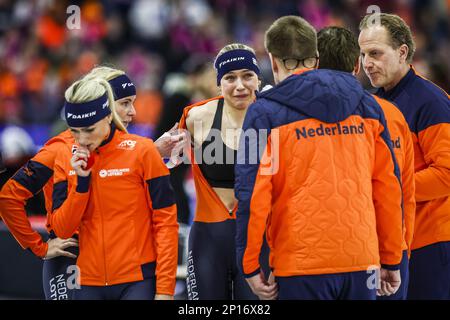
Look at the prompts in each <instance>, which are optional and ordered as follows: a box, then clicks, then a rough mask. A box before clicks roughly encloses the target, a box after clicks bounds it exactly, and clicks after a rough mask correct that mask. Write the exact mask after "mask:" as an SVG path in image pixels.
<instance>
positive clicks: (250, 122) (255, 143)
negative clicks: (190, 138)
mask: <svg viewBox="0 0 450 320" xmlns="http://www.w3.org/2000/svg"><path fill="white" fill-rule="evenodd" d="M258 103H260V102H256V103H254V104H253V105H251V106H250V107H249V109H248V111H247V114H246V117H245V120H244V124H243V131H242V134H241V137H240V142H239V148H238V154H237V163H236V165H235V196H236V199H237V200H238V209H237V212H236V256H237V263H238V268H239V271H240V272H241V273H242V274H243V275H244V276H245V277H252V276H254V275H256V274H258V273H259V272H260V265H259V255H260V251H261V245H262V243H263V236H264V232H265V229H266V220H267V216H268V215H269V213H270V210H271V202H272V200H271V199H272V175H270V174H267V173H268V172H267V169H268V168H270V167H271V165H272V164H271V161H270V155H271V146H270V143H269V142H270V138H269V136H270V126H269V122H268V120H267V117H265V116H264V115H262V114H259V115H258V114H257V112H255V109H257V104H258ZM264 130H265V131H264ZM265 133H266V134H265ZM260 134H261V135H260ZM262 151H264V154H263V152H262Z"/></svg>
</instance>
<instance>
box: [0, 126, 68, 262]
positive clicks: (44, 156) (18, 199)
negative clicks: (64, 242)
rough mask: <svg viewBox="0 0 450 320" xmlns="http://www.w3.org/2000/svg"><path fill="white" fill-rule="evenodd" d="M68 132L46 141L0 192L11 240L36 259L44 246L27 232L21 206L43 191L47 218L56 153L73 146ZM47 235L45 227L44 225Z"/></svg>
mask: <svg viewBox="0 0 450 320" xmlns="http://www.w3.org/2000/svg"><path fill="white" fill-rule="evenodd" d="M73 144H74V140H73V138H72V135H71V134H70V132H69V130H66V131H64V132H62V133H60V134H59V135H57V136H56V137H54V138H52V139H50V140H49V141H48V142H47V143H46V144H45V145H44V146H43V147H42V149H41V150H39V152H38V153H37V154H36V155H35V156H34V157H33V158H32V159H31V160H30V161H28V162H27V163H26V164H25V165H24V166H23V167H22V168H21V169H19V170H18V171H17V172H16V174H15V175H14V176H13V177H11V179H9V180H8V181H7V182H6V184H5V185H4V186H3V188H2V191H1V192H0V214H1V217H2V219H3V221H4V222H5V224H6V226H7V227H8V229H9V230H10V231H11V233H12V235H13V236H14V238H16V240H17V242H18V243H19V244H20V245H21V246H22V248H24V249H29V250H31V251H32V252H33V253H34V254H35V255H37V256H38V257H41V258H43V257H44V256H45V255H46V254H47V248H48V245H47V243H46V242H43V240H42V237H41V236H40V235H39V233H37V232H36V231H34V230H33V229H32V228H31V225H30V222H29V221H28V218H27V215H26V212H25V205H26V202H27V200H28V199H30V198H31V197H32V196H34V195H35V194H37V193H38V192H39V191H41V190H43V192H44V198H45V208H46V210H47V214H49V213H50V212H51V208H52V193H53V179H52V177H53V167H54V163H55V157H56V153H57V151H58V150H59V149H61V148H62V147H63V146H65V145H69V146H71V145H73ZM47 228H48V231H51V230H50V229H49V225H47Z"/></svg>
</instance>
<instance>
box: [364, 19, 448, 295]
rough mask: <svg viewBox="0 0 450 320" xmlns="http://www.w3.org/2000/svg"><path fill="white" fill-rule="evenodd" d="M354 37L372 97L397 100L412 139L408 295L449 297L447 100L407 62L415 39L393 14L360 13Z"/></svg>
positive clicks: (395, 101) (412, 50)
mask: <svg viewBox="0 0 450 320" xmlns="http://www.w3.org/2000/svg"><path fill="white" fill-rule="evenodd" d="M359 29H360V34H359V38H358V42H359V46H360V49H361V57H362V66H363V69H364V72H365V73H366V75H367V76H368V78H369V80H370V82H371V84H372V86H374V87H376V88H378V90H377V92H376V95H377V96H379V97H380V98H384V99H386V100H389V101H391V102H393V103H395V104H396V106H397V107H398V108H399V110H400V111H401V112H402V113H403V115H404V117H405V119H406V121H407V122H408V125H409V129H410V131H411V134H412V137H413V143H414V171H415V173H414V181H415V199H416V215H415V223H414V237H413V240H412V244H411V250H412V251H411V258H410V262H409V286H408V299H414V300H416V299H450V278H449V277H448V275H449V273H450V264H449V263H448V260H447V258H446V257H448V256H450V100H449V96H448V93H446V92H445V91H444V90H442V89H441V88H439V87H438V86H436V85H435V84H434V83H432V82H431V81H429V80H427V79H425V78H424V77H422V76H421V75H420V74H419V73H418V72H417V71H416V70H415V69H414V67H413V66H412V64H411V63H412V60H413V57H414V52H415V49H416V47H415V43H414V40H413V36H412V33H411V30H410V28H409V26H408V25H407V24H406V23H405V21H403V19H402V18H400V17H399V16H397V15H394V14H386V13H381V14H379V15H377V16H370V15H368V16H365V17H364V18H363V19H362V20H361V23H360V26H359Z"/></svg>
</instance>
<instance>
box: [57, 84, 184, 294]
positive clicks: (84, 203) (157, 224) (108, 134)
mask: <svg viewBox="0 0 450 320" xmlns="http://www.w3.org/2000/svg"><path fill="white" fill-rule="evenodd" d="M65 98H66V103H65V115H66V121H67V125H68V126H69V130H70V132H71V134H72V135H73V137H74V139H75V141H76V143H77V145H78V147H77V148H76V150H70V149H69V148H67V147H66V148H62V149H61V150H60V151H59V152H58V154H57V156H56V159H55V176H54V182H55V190H56V189H57V187H58V185H60V184H61V185H67V186H68V187H67V189H68V190H69V191H68V193H67V194H64V192H54V197H53V204H54V205H53V207H54V208H53V209H54V210H53V213H52V214H51V215H50V219H49V221H50V225H51V227H52V229H53V230H54V232H55V234H56V235H57V236H58V237H60V238H63V239H65V238H68V237H70V236H71V235H72V234H73V233H74V232H75V231H76V230H79V238H80V255H79V257H78V260H77V266H78V268H79V269H78V270H79V280H80V285H81V288H80V289H79V290H74V293H73V299H99V300H106V299H114V300H119V299H145V300H148V299H153V298H155V299H173V294H174V289H175V276H176V268H177V250H178V224H177V222H176V206H175V204H174V201H173V193H172V190H171V186H170V183H169V172H168V169H167V168H166V166H165V165H164V163H163V162H162V160H161V157H160V155H159V153H158V151H157V149H156V147H155V146H154V144H153V142H152V141H151V140H149V139H146V138H142V137H139V136H136V135H132V134H128V133H126V130H125V127H124V126H123V123H122V122H121V121H120V120H119V118H118V116H117V115H116V113H115V111H114V109H111V108H110V107H109V106H111V105H112V104H113V103H114V95H113V90H112V89H111V86H110V84H109V83H108V82H107V81H106V80H104V79H100V78H90V77H88V78H85V79H82V80H80V81H77V82H75V83H74V84H73V85H72V86H71V87H70V88H69V89H67V91H66V94H65ZM90 157H95V158H96V160H95V162H94V163H93V165H92V167H91V168H87V165H88V162H89V160H88V159H89V158H90Z"/></svg>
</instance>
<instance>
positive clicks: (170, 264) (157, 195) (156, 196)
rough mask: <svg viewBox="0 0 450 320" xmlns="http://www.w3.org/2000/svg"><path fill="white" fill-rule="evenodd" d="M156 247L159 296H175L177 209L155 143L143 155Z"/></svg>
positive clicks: (168, 177)
mask: <svg viewBox="0 0 450 320" xmlns="http://www.w3.org/2000/svg"><path fill="white" fill-rule="evenodd" d="M142 163H143V165H144V178H145V181H146V182H147V186H148V192H149V196H150V203H151V212H152V217H151V220H152V224H153V232H154V233H153V235H154V239H155V244H156V255H157V257H156V279H157V280H156V293H157V294H168V295H174V292H175V282H176V273H177V264H178V223H177V207H176V205H175V197H174V192H173V189H172V186H171V184H170V175H169V170H168V169H167V167H166V166H165V165H164V163H163V161H162V160H161V157H160V155H159V153H158V151H157V149H156V147H155V145H154V144H153V142H152V141H150V140H148V145H146V148H145V151H144V152H143V162H142Z"/></svg>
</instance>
